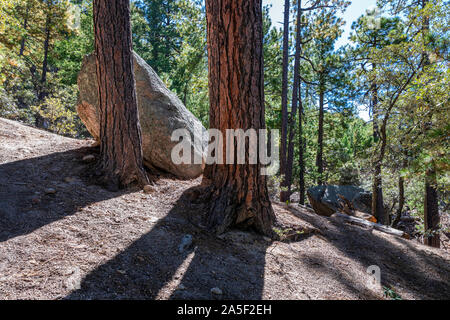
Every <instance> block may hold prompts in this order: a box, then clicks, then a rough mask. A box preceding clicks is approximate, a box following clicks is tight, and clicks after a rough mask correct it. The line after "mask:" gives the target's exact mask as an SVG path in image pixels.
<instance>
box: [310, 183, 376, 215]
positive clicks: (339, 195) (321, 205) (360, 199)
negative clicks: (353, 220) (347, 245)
mask: <svg viewBox="0 0 450 320" xmlns="http://www.w3.org/2000/svg"><path fill="white" fill-rule="evenodd" d="M307 194H308V199H309V202H310V203H311V206H312V207H313V209H314V211H315V212H316V213H317V214H318V215H321V216H326V217H331V216H332V215H333V214H334V213H336V212H337V211H340V210H342V209H343V206H345V205H346V204H351V206H352V207H353V209H355V210H357V211H360V212H363V213H370V205H371V201H372V195H371V194H370V193H368V192H366V191H365V190H364V189H361V188H358V187H355V186H317V187H314V188H311V189H309V190H308V192H307Z"/></svg>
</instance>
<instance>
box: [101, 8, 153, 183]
mask: <svg viewBox="0 0 450 320" xmlns="http://www.w3.org/2000/svg"><path fill="white" fill-rule="evenodd" d="M94 29H95V54H96V65H97V79H98V90H99V106H100V155H101V159H100V162H99V164H98V165H99V171H100V172H101V173H102V175H103V177H102V180H103V182H104V183H105V184H107V185H108V186H110V187H113V188H117V187H125V186H128V185H130V184H134V183H137V184H138V185H141V186H142V185H145V184H147V183H148V178H147V175H146V172H145V170H144V167H143V160H142V158H143V156H142V138H141V127H140V124H139V114H138V108H137V99H136V88H135V86H136V85H135V80H134V66H133V54H132V42H131V26H130V1H129V0H116V1H108V0H95V1H94Z"/></svg>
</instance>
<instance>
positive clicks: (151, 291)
mask: <svg viewBox="0 0 450 320" xmlns="http://www.w3.org/2000/svg"><path fill="white" fill-rule="evenodd" d="M92 144H93V141H92V140H91V141H89V140H85V141H84V140H74V139H69V138H65V137H62V136H58V135H55V134H51V133H48V132H45V131H41V130H37V129H34V128H31V127H27V126H24V125H22V124H19V123H18V122H14V121H9V120H4V119H0V299H265V300H269V299H305V300H308V299H338V300H339V299H392V298H395V297H397V298H399V297H401V298H402V299H448V298H450V252H449V251H446V250H443V249H433V248H428V247H426V246H423V245H421V244H419V243H417V242H416V241H409V240H406V239H402V238H397V237H393V236H389V235H386V234H383V233H380V232H378V231H374V230H366V229H364V228H361V227H358V226H353V225H348V224H343V223H341V222H339V221H338V220H335V219H333V218H324V217H319V216H317V215H315V214H314V213H312V212H311V211H308V210H306V209H304V208H300V207H298V206H296V205H291V206H289V207H287V206H286V205H282V204H279V203H274V209H275V211H276V214H277V216H278V218H279V219H280V220H281V221H283V222H284V223H286V224H290V225H292V226H296V227H299V228H302V229H304V230H305V231H307V232H305V234H304V235H303V236H301V237H300V238H299V239H297V240H296V241H295V242H290V243H285V242H270V241H267V240H268V239H266V238H264V237H261V236H259V235H256V234H252V233H244V232H240V231H232V232H229V233H227V234H225V235H223V236H221V237H216V236H213V235H211V234H210V233H208V232H207V231H205V230H203V229H202V228H199V227H198V226H197V225H196V224H195V223H193V222H192V221H193V220H192V219H191V218H192V217H193V216H195V215H198V214H199V213H200V212H201V210H202V209H201V205H196V204H192V203H191V202H190V201H188V198H189V194H190V192H191V191H190V190H193V189H192V188H194V187H196V186H197V185H199V184H200V182H201V179H200V178H199V179H196V180H192V181H180V180H176V179H175V178H173V177H171V176H169V175H165V174H159V175H154V176H153V178H154V179H155V181H156V182H155V186H154V190H153V192H152V193H149V194H146V193H144V192H143V191H132V190H128V191H122V192H110V191H107V190H105V189H103V188H101V187H99V186H96V185H92V184H90V183H89V182H88V181H87V180H86V179H85V178H83V177H84V175H83V172H84V171H85V170H86V168H87V166H88V164H86V163H85V162H83V161H82V159H83V157H84V156H86V155H91V154H92V155H96V154H97V151H96V150H97V149H95V148H92V147H91V146H92ZM308 230H309V231H311V232H308ZM187 234H190V235H192V236H193V244H192V246H191V247H190V248H188V249H186V250H181V251H180V250H179V245H180V243H181V242H182V239H183V237H184V236H186V235H187ZM373 265H376V266H379V268H380V270H381V286H372V285H371V282H370V279H371V277H370V276H369V275H368V273H367V269H368V267H370V266H373ZM212 288H219V289H220V291H221V292H219V290H217V289H216V290H211V289H212ZM387 288H389V289H390V290H387ZM212 291H213V292H212ZM220 293H221V294H220ZM386 293H389V295H387V296H386Z"/></svg>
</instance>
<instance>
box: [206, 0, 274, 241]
mask: <svg viewBox="0 0 450 320" xmlns="http://www.w3.org/2000/svg"><path fill="white" fill-rule="evenodd" d="M206 17H207V19H206V20H207V41H208V70H209V91H210V104H211V107H210V128H214V129H219V130H220V131H221V132H222V135H223V136H224V137H225V134H226V130H227V129H243V130H244V131H246V130H248V129H255V130H259V129H263V128H264V127H265V120H264V87H263V86H264V81H263V80H264V79H263V55H262V3H261V0H207V1H206ZM223 142H224V143H223V150H224V151H225V150H227V149H228V148H229V147H228V146H227V141H226V139H224V141H223ZM248 155H249V148H248V146H247V147H246V164H239V165H237V164H235V165H231V164H217V163H215V164H211V165H207V166H206V168H205V173H204V182H205V184H206V183H208V184H209V192H207V195H208V196H207V197H206V198H207V201H208V203H209V205H210V212H209V214H208V216H207V218H206V223H207V226H208V227H209V228H210V229H211V230H212V231H214V232H216V233H219V234H220V233H223V232H225V231H226V230H227V229H229V228H231V227H243V228H253V229H255V230H256V231H258V232H261V233H263V234H267V235H272V224H273V223H274V221H275V216H274V212H273V209H272V206H271V203H270V199H269V193H268V190H267V183H266V176H263V175H261V168H262V166H261V165H260V164H256V165H253V164H249V162H248V160H249V159H248ZM258 163H259V162H258Z"/></svg>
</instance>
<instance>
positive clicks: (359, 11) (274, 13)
mask: <svg viewBox="0 0 450 320" xmlns="http://www.w3.org/2000/svg"><path fill="white" fill-rule="evenodd" d="M304 3H305V4H307V3H306V2H305V1H304ZM266 4H271V5H272V8H271V9H270V16H271V18H272V24H273V25H275V26H276V27H277V28H280V27H281V26H282V22H283V15H284V0H263V5H266ZM375 5H376V0H359V1H358V0H356V1H352V3H351V5H350V6H349V7H348V8H347V11H346V12H345V13H344V14H343V16H342V17H343V19H344V21H345V22H346V23H345V26H344V33H343V35H342V37H341V38H340V39H339V40H338V41H337V43H336V47H340V46H343V45H345V44H347V43H348V37H349V35H350V32H351V27H352V23H353V22H354V21H356V20H357V19H358V18H359V17H360V16H362V15H363V14H365V13H366V10H367V9H370V8H373V7H375ZM359 111H360V112H359V116H360V117H361V118H363V119H364V120H366V121H368V120H369V119H370V116H369V112H368V111H367V110H365V108H364V107H361V108H360V110H359Z"/></svg>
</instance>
